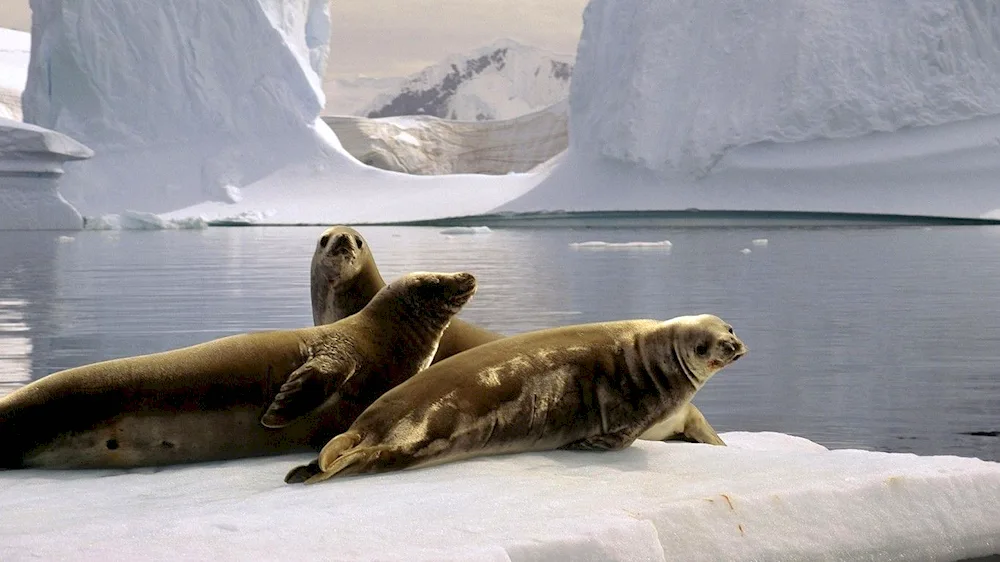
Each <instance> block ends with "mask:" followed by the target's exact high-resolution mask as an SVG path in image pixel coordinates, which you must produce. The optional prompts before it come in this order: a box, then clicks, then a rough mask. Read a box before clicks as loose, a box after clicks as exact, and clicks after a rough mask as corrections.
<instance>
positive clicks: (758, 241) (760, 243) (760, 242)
mask: <svg viewBox="0 0 1000 562" xmlns="http://www.w3.org/2000/svg"><path fill="white" fill-rule="evenodd" d="M752 244H753V245H754V246H767V238H755V239H754V240H753V242H752Z"/></svg>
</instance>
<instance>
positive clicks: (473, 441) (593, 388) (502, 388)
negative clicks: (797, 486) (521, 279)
mask: <svg viewBox="0 0 1000 562" xmlns="http://www.w3.org/2000/svg"><path fill="white" fill-rule="evenodd" d="M745 352H746V347H745V345H744V344H743V342H742V341H740V339H739V338H737V337H736V335H735V334H734V333H733V331H732V327H731V326H730V325H729V324H727V323H725V322H724V321H723V320H722V319H720V318H718V317H716V316H711V315H700V316H682V317H678V318H675V319H672V320H669V321H666V322H661V321H656V320H634V321H622V322H605V323H596V324H583V325H578V326H567V327H562V328H555V329H550V330H541V331H537V332H529V333H526V334H521V335H518V336H511V337H509V338H504V339H502V340H498V341H496V342H493V343H489V344H485V345H482V346H479V347H477V348H474V349H471V350H469V351H467V352H465V353H462V354H459V355H456V356H454V357H451V358H449V359H446V360H444V361H441V362H440V363H437V364H435V365H433V366H431V367H430V368H428V369H426V370H424V371H422V372H421V373H419V374H418V375H416V376H414V377H413V378H411V379H410V380H408V381H407V382H405V383H403V384H401V385H399V386H397V387H395V388H393V389H392V390H390V391H388V392H386V393H385V394H384V395H382V397H380V398H379V399H378V400H376V401H375V402H374V403H373V404H372V405H371V406H369V407H368V408H367V409H366V410H365V411H364V412H363V413H362V414H361V415H360V416H359V417H358V419H357V420H355V421H354V423H353V424H351V427H350V428H349V429H348V430H347V431H346V432H344V433H342V434H340V435H338V436H337V437H335V438H333V439H332V440H331V441H330V442H329V443H328V444H327V445H326V446H325V447H324V448H323V450H322V452H321V453H320V455H319V459H318V462H317V463H316V468H318V470H319V471H321V472H320V473H319V474H312V475H310V477H309V478H308V479H307V482H317V481H321V480H324V479H326V478H329V477H331V476H345V475H350V474H361V473H374V472H387V471H393V470H401V469H406V468H412V467H418V466H427V465H432V464H439V463H443V462H450V461H454V460H459V459H463V458H469V457H476V456H482V455H493V454H501V453H513V452H523V451H543V450H551V449H559V448H564V449H584V450H615V449H621V448H624V447H626V446H628V445H630V444H631V443H632V442H633V441H634V440H635V439H637V438H638V437H639V436H640V435H642V434H643V433H644V432H646V431H647V430H649V429H650V428H652V427H655V426H656V425H657V424H658V423H662V422H665V421H667V420H670V419H671V418H672V417H674V416H676V415H677V414H678V413H679V412H680V411H681V410H683V409H684V408H685V407H686V405H687V404H689V403H690V400H691V398H692V397H693V396H694V394H695V392H697V390H698V389H699V388H701V386H702V385H703V384H704V383H705V382H706V381H707V380H708V379H709V378H710V377H711V376H712V375H713V374H714V373H716V372H717V371H719V370H720V369H722V368H723V367H725V366H726V365H728V364H730V363H731V362H733V361H735V360H736V359H738V358H739V357H741V356H742V355H743V354H744V353H745ZM301 474H302V472H301V471H300V469H295V470H293V471H292V473H290V476H293V477H297V476H300V475H301ZM293 481H297V478H293Z"/></svg>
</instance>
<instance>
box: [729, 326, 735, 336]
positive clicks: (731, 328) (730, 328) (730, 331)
mask: <svg viewBox="0 0 1000 562" xmlns="http://www.w3.org/2000/svg"><path fill="white" fill-rule="evenodd" d="M729 333H730V334H732V335H734V336H735V335H736V334H734V333H733V327H732V326H730V327H729Z"/></svg>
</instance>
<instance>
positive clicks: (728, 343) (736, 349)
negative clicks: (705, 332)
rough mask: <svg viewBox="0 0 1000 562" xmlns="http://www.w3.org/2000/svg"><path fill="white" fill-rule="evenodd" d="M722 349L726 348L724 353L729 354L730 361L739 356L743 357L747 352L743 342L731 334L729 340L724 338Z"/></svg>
mask: <svg viewBox="0 0 1000 562" xmlns="http://www.w3.org/2000/svg"><path fill="white" fill-rule="evenodd" d="M722 349H724V350H726V353H727V354H729V356H730V358H731V359H730V361H733V362H735V361H736V360H737V359H739V358H740V357H743V356H744V355H746V353H747V346H746V345H744V344H743V342H742V341H740V340H739V339H738V338H736V336H733V338H732V339H731V340H725V341H723V342H722Z"/></svg>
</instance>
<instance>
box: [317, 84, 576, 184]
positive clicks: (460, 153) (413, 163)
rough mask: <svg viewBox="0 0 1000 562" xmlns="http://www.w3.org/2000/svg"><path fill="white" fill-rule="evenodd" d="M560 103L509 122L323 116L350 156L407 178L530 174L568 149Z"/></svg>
mask: <svg viewBox="0 0 1000 562" xmlns="http://www.w3.org/2000/svg"><path fill="white" fill-rule="evenodd" d="M567 112H568V107H567V104H566V102H565V101H564V102H562V103H558V104H556V105H553V106H550V107H546V108H545V109H542V110H541V111H535V112H532V113H529V114H527V115H522V116H520V117H517V118H514V119H503V120H493V121H451V120H446V119H439V118H437V117H428V116H409V117H385V118H381V119H368V118H365V117H339V116H338V117H334V116H326V117H323V120H324V121H325V122H326V124H327V125H329V126H330V128H331V129H333V132H334V133H336V134H337V138H338V139H340V142H341V144H342V145H343V147H344V150H346V151H347V152H348V153H349V154H350V155H351V156H354V157H355V158H357V159H358V160H360V161H361V162H363V163H364V164H366V165H368V166H374V167H376V168H381V169H383V170H390V171H394V172H403V173H407V174H422V175H441V174H492V175H500V174H509V173H511V172H527V171H531V170H533V169H536V168H537V167H538V166H539V165H541V164H544V163H546V162H548V161H549V160H551V159H552V158H554V157H555V156H556V155H558V154H560V153H562V152H563V151H564V150H565V149H566V146H567V143H568V137H569V135H568V132H567V128H566V121H567V117H568V116H567Z"/></svg>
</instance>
